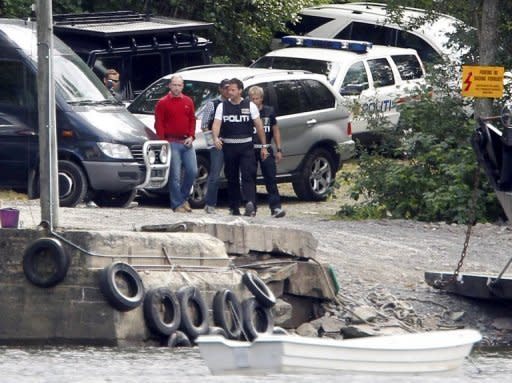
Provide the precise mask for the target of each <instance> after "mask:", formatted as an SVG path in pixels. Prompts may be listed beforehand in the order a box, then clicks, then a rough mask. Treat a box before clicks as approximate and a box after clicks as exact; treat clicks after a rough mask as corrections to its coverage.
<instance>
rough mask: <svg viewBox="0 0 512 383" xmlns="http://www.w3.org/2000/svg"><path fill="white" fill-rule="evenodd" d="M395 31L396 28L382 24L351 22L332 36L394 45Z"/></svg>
mask: <svg viewBox="0 0 512 383" xmlns="http://www.w3.org/2000/svg"><path fill="white" fill-rule="evenodd" d="M397 32H398V30H397V29H395V28H390V27H385V26H383V25H376V24H367V23H359V22H352V23H350V24H349V25H347V26H346V27H345V28H344V29H342V30H341V31H340V32H339V33H338V34H337V35H336V36H335V37H334V38H335V39H348V40H360V41H369V42H371V43H373V44H378V45H395V44H394V40H395V36H396V33H397Z"/></svg>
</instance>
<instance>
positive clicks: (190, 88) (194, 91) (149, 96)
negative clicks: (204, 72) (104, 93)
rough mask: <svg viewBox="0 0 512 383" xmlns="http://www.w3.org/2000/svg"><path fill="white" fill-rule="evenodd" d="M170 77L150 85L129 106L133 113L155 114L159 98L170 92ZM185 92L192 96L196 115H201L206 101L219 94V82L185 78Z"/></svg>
mask: <svg viewBox="0 0 512 383" xmlns="http://www.w3.org/2000/svg"><path fill="white" fill-rule="evenodd" d="M168 85H169V79H167V78H165V79H161V80H159V81H157V82H155V83H154V84H153V85H150V86H149V88H147V89H146V90H145V91H144V92H142V93H141V94H140V95H139V96H138V97H137V98H136V99H135V100H134V101H133V103H132V104H131V105H130V106H129V107H128V110H129V111H130V112H132V113H140V114H153V113H154V112H155V106H156V103H157V102H158V100H160V99H161V98H162V97H164V96H165V95H166V94H167V93H168V92H169V87H168ZM183 93H184V94H186V95H187V96H189V97H190V98H192V100H193V101H194V107H195V109H196V116H199V115H201V113H202V112H203V109H204V107H205V105H206V103H207V102H208V101H210V100H212V99H214V98H216V97H217V96H218V94H219V93H218V90H217V84H216V83H211V82H203V81H193V80H185V87H184V88H183Z"/></svg>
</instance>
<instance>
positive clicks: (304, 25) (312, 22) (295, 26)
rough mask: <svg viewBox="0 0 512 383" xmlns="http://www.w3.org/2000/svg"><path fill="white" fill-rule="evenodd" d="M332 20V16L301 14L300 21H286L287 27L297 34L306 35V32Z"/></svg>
mask: <svg viewBox="0 0 512 383" xmlns="http://www.w3.org/2000/svg"><path fill="white" fill-rule="evenodd" d="M332 20H334V19H333V18H330V17H321V16H310V15H304V14H299V15H298V21H297V22H296V23H293V22H288V23H286V27H287V28H289V29H290V30H291V31H292V32H293V33H295V34H296V35H305V34H306V33H308V32H311V31H312V30H313V29H316V28H318V27H320V26H321V25H324V24H325V23H328V22H329V21H332Z"/></svg>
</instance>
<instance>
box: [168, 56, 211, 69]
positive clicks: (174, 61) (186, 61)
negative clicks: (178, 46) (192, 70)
mask: <svg viewBox="0 0 512 383" xmlns="http://www.w3.org/2000/svg"><path fill="white" fill-rule="evenodd" d="M170 57H171V65H170V68H171V73H174V72H176V71H177V70H179V69H182V68H185V67H188V66H196V65H203V64H205V62H208V61H207V60H205V59H204V53H203V51H197V52H193V51H192V52H191V51H186V52H179V53H171V55H170Z"/></svg>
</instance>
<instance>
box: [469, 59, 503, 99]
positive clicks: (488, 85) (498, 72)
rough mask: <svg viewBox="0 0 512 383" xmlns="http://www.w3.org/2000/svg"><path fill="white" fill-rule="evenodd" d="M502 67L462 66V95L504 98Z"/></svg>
mask: <svg viewBox="0 0 512 383" xmlns="http://www.w3.org/2000/svg"><path fill="white" fill-rule="evenodd" d="M504 72H505V70H504V68H503V67H501V66H470V65H463V66H462V95H463V96H464V97H488V98H500V97H502V96H503V73H504Z"/></svg>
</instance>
